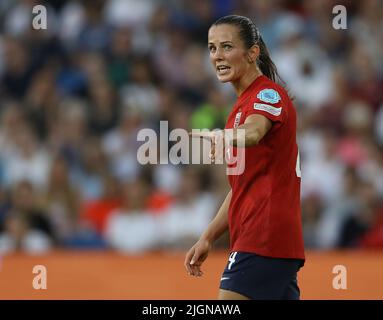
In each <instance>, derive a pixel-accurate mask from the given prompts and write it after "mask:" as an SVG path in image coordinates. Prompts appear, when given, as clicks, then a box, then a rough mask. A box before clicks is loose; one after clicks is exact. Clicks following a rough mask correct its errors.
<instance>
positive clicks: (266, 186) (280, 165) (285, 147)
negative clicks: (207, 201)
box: [225, 75, 305, 259]
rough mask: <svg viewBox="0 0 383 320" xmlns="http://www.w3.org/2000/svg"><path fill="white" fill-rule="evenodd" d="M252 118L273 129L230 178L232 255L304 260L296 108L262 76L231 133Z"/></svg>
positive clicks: (242, 100) (241, 102)
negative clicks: (266, 121)
mask: <svg viewBox="0 0 383 320" xmlns="http://www.w3.org/2000/svg"><path fill="white" fill-rule="evenodd" d="M252 114H261V115H263V116H265V117H266V118H268V119H269V120H271V121H272V123H273V125H272V127H271V128H270V130H269V131H268V132H267V134H266V135H265V136H264V137H263V138H262V139H261V140H260V142H259V143H258V144H257V145H256V146H253V147H246V148H245V162H244V165H245V167H244V171H243V173H242V174H238V175H228V179H229V182H230V185H231V189H232V198H231V202H230V206H229V231H230V247H231V251H243V252H252V253H256V254H258V255H261V256H267V257H276V258H297V259H304V258H305V255H304V245H303V235H302V222H301V208H300V184H301V178H300V166H299V153H298V146H297V143H296V122H297V120H296V111H295V108H294V106H293V104H292V102H291V100H290V98H289V96H288V94H287V92H286V91H285V90H284V89H283V88H282V87H281V86H279V85H278V84H276V83H275V82H273V81H271V80H270V79H268V78H267V77H266V76H263V75H262V76H259V77H258V78H256V79H255V80H254V81H253V83H252V84H251V85H250V86H249V87H248V88H247V89H246V90H245V91H244V92H243V93H242V94H241V95H240V96H239V97H238V99H237V102H236V104H235V105H234V108H233V109H232V111H231V113H230V115H229V118H228V121H227V124H226V127H225V128H226V129H230V128H234V127H237V126H238V125H241V124H243V123H244V122H245V119H246V117H248V116H250V115H252ZM236 151H237V150H236V148H234V151H233V154H236Z"/></svg>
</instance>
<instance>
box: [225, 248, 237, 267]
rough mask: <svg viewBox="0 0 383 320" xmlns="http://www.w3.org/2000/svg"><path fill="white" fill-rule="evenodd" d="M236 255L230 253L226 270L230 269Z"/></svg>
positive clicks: (235, 253)
mask: <svg viewBox="0 0 383 320" xmlns="http://www.w3.org/2000/svg"><path fill="white" fill-rule="evenodd" d="M236 255H237V252H232V253H230V256H229V266H228V267H227V269H228V270H230V269H231V266H232V264H233V263H234V262H235V256H236Z"/></svg>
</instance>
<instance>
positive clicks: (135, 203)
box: [105, 178, 161, 254]
mask: <svg viewBox="0 0 383 320" xmlns="http://www.w3.org/2000/svg"><path fill="white" fill-rule="evenodd" d="M147 196H148V185H147V183H146V181H145V180H144V179H142V178H140V179H137V180H136V181H134V182H130V183H125V184H124V186H123V189H122V205H121V207H120V208H118V209H116V210H114V211H113V212H112V213H111V214H110V216H109V217H108V219H107V223H106V228H105V238H106V240H107V242H108V244H109V245H110V246H111V247H112V248H115V249H117V250H118V251H120V252H125V253H132V254H137V253H141V252H145V251H147V250H152V249H155V248H158V245H159V240H160V238H159V236H160V234H161V233H160V230H159V228H158V221H157V218H156V217H155V216H154V215H153V214H151V213H150V212H149V211H147V210H146V209H145V202H146V199H147Z"/></svg>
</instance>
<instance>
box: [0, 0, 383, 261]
mask: <svg viewBox="0 0 383 320" xmlns="http://www.w3.org/2000/svg"><path fill="white" fill-rule="evenodd" d="M37 4H44V5H45V6H46V8H47V17H48V21H47V26H48V27H47V29H46V30H33V29H32V23H31V21H32V19H33V15H32V8H33V6H35V5H37ZM336 4H344V5H345V6H346V8H347V29H346V30H335V29H334V28H333V25H332V20H333V18H334V14H332V8H333V6H334V5H336ZM233 13H235V14H241V15H245V16H248V17H250V18H252V19H253V21H254V22H255V23H256V24H257V26H258V27H259V29H260V31H261V34H262V35H263V38H264V40H265V42H266V44H267V46H268V48H269V51H270V52H271V56H272V58H273V60H274V62H275V63H276V65H277V67H278V70H279V73H280V75H281V77H282V79H283V80H284V81H285V83H286V86H287V88H288V90H289V92H290V94H291V95H292V96H293V97H294V103H295V106H296V109H297V112H298V119H299V128H298V134H297V139H298V144H299V148H300V154H301V167H302V221H303V227H304V240H305V245H306V248H308V249H340V248H383V201H382V199H383V59H382V58H383V3H382V2H381V1H379V0H366V1H336V2H335V1H332V0H331V1H330V0H323V1H316V0H309V1H302V0H295V1H287V0H286V1H283V0H279V1H278V0H276V1H267V0H258V1H251V0H211V1H206V0H183V1H181V0H169V1H165V0H139V1H138V0H105V1H100V0H83V1H75V0H69V1H58V0H52V1H36V0H19V1H15V0H2V1H1V3H0V31H1V33H0V253H1V254H5V253H9V252H14V251H17V250H21V251H25V252H29V253H40V252H46V251H48V250H52V249H56V248H71V249H81V248H84V249H106V248H114V249H116V250H119V251H121V252H126V253H142V252H145V251H147V250H157V249H160V250H161V249H165V250H177V249H185V248H187V247H189V246H190V245H191V244H193V243H194V241H196V239H198V237H199V235H200V233H201V232H202V231H203V230H204V228H205V227H206V226H207V224H208V222H209V221H210V220H211V219H212V218H213V216H214V215H215V213H216V211H217V209H218V208H219V206H220V204H221V202H222V201H223V199H224V198H225V196H226V194H227V192H228V189H229V186H228V182H227V178H226V176H225V168H224V166H219V165H210V166H209V165H186V164H182V165H181V164H178V165H173V164H171V163H168V164H158V165H141V164H140V163H138V161H137V150H138V148H139V147H140V145H142V142H138V141H137V133H138V132H139V130H140V129H143V128H151V129H153V130H155V131H156V132H159V124H160V121H161V120H162V121H168V125H169V131H171V130H172V129H175V128H183V129H186V130H190V129H192V128H210V129H214V128H222V127H223V126H224V124H225V120H226V116H227V115H228V112H229V111H230V108H231V107H232V105H233V103H234V101H235V98H236V97H235V95H234V91H233V90H232V88H231V86H230V84H221V83H219V82H218V81H217V80H216V77H215V74H214V70H213V68H212V67H211V66H210V62H209V57H208V52H207V44H206V42H207V30H208V28H209V26H210V24H211V23H212V22H214V21H215V20H216V19H217V18H218V17H220V16H223V15H227V14H233ZM160 139H165V140H167V139H168V137H167V136H160ZM227 244H228V238H227V235H226V236H224V237H222V239H221V240H220V241H219V242H218V243H217V246H227Z"/></svg>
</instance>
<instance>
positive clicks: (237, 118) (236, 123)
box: [233, 112, 242, 128]
mask: <svg viewBox="0 0 383 320" xmlns="http://www.w3.org/2000/svg"><path fill="white" fill-rule="evenodd" d="M241 115H242V112H237V114H236V115H235V120H234V125H233V128H237V127H238V125H239V123H240V121H241Z"/></svg>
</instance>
